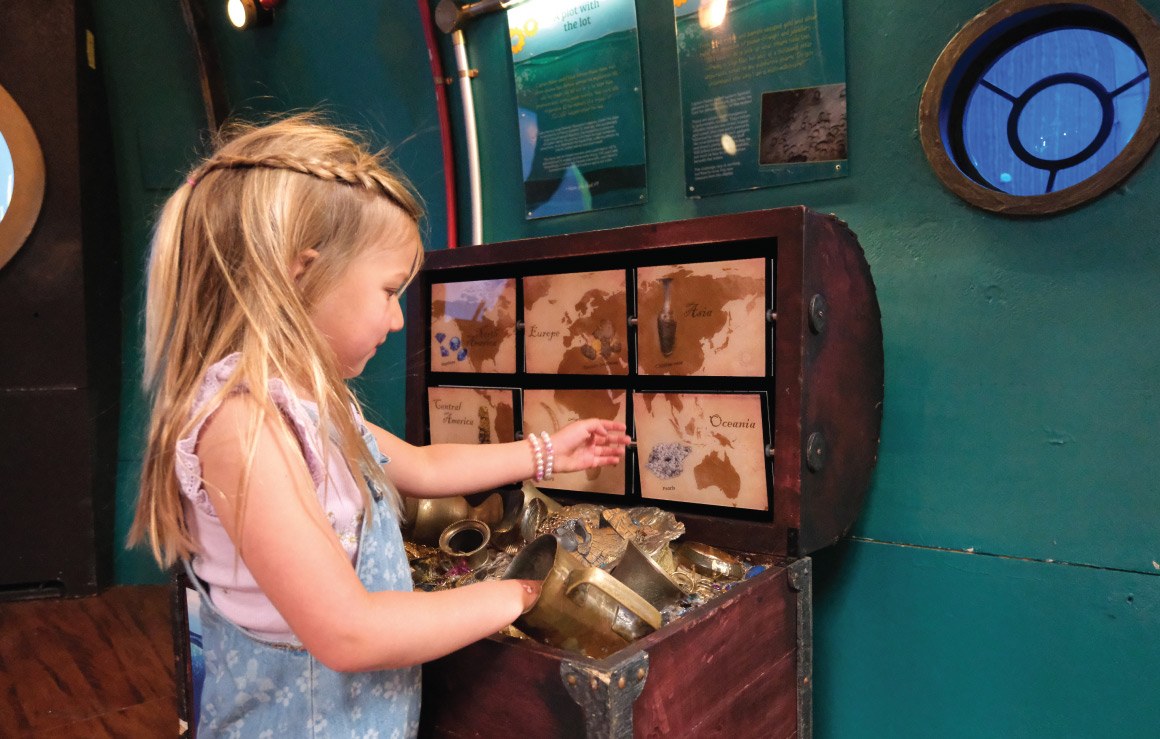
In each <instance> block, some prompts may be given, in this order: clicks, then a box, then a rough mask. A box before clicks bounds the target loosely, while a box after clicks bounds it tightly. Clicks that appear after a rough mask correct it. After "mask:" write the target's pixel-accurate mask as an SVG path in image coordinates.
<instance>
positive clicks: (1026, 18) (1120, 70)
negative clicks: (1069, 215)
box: [919, 0, 1160, 214]
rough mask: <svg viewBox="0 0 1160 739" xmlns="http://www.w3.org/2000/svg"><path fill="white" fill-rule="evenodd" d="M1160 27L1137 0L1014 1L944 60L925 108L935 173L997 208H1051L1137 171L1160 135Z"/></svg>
mask: <svg viewBox="0 0 1160 739" xmlns="http://www.w3.org/2000/svg"><path fill="white" fill-rule="evenodd" d="M1152 69H1160V27H1158V26H1157V24H1156V22H1155V21H1154V20H1153V19H1152V17H1151V16H1150V15H1148V13H1147V12H1146V11H1144V9H1143V8H1141V7H1140V6H1139V5H1137V4H1136V3H1135V2H1133V1H1132V0H1095V1H1093V2H1088V3H1085V4H1083V5H1074V4H1068V5H1063V4H1060V3H1058V2H1057V1H1055V2H1046V1H1045V0H1004V2H1000V3H999V4H997V5H995V6H992V7H991V8H989V9H988V10H986V11H984V12H983V13H982V14H980V15H979V16H977V17H976V18H975V19H974V20H972V21H971V22H970V23H968V24H967V25H966V26H965V27H964V28H963V29H962V30H961V31H960V32H959V33H958V34H957V35H956V36H955V38H954V39H953V40H952V41H951V43H950V44H948V45H947V48H946V49H945V50H944V51H943V53H942V55H941V56H940V57H939V59H938V61H937V62H936V64H935V66H934V69H933V71H932V72H931V75H930V78H929V79H928V80H927V84H926V88H925V89H924V90H923V95H922V102H921V103H920V108H919V130H920V134H921V138H922V143H923V148H924V149H925V151H926V155H927V158H928V159H929V160H930V162H931V166H932V167H933V168H934V170H935V173H936V174H937V175H938V176H939V178H940V179H941V180H942V181H943V183H944V184H945V185H946V186H947V187H948V188H950V189H951V190H952V191H953V192H955V193H956V194H957V195H959V196H960V197H962V198H963V199H964V200H966V201H968V202H970V203H972V204H974V205H977V206H979V207H982V208H986V209H988V210H994V211H999V212H1004V213H1012V214H1044V213H1052V212H1055V211H1059V210H1063V209H1065V208H1070V207H1073V206H1075V205H1078V204H1080V203H1083V202H1086V201H1088V200H1090V199H1092V198H1094V197H1096V196H1098V195H1099V194H1100V193H1102V192H1104V191H1105V190H1107V189H1108V188H1110V187H1112V186H1113V185H1115V184H1116V183H1117V182H1119V181H1120V180H1121V179H1123V178H1124V177H1125V176H1127V175H1128V174H1129V173H1130V172H1131V171H1132V170H1133V169H1134V168H1135V167H1136V166H1137V165H1138V164H1139V163H1140V162H1141V161H1142V160H1143V158H1144V156H1146V155H1147V153H1148V151H1149V150H1150V149H1151V148H1152V146H1153V144H1154V143H1155V141H1156V137H1157V133H1158V132H1160V105H1158V101H1157V98H1160V95H1156V96H1153V95H1151V94H1150V92H1151V90H1152V85H1151V82H1152V80H1151V75H1150V70H1152Z"/></svg>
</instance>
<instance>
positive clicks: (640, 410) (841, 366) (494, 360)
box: [407, 207, 883, 556]
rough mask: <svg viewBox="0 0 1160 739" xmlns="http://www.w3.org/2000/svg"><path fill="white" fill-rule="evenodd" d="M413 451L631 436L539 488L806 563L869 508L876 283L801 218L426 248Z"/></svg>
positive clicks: (415, 304) (781, 215)
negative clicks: (612, 459)
mask: <svg viewBox="0 0 1160 739" xmlns="http://www.w3.org/2000/svg"><path fill="white" fill-rule="evenodd" d="M407 318H408V321H407V323H408V330H407V347H408V356H409V357H410V358H411V361H412V362H413V363H414V364H412V366H411V368H410V371H409V372H408V376H407V438H408V440H409V441H411V442H412V443H415V444H423V443H432V442H435V443H437V442H443V441H454V442H471V443H489V442H498V441H510V440H512V439H514V438H520V437H522V434H523V433H532V432H535V431H540V430H547V431H548V432H549V433H551V432H552V431H554V430H555V429H557V428H560V427H561V426H563V425H564V424H566V423H567V422H568V421H569V420H572V419H574V418H581V417H589V416H596V417H604V418H615V419H617V420H621V421H623V422H624V423H625V424H626V425H627V426H628V429H629V435H630V436H632V437H633V439H634V440H635V442H636V443H635V445H634V448H632V449H630V450H629V452H628V454H626V458H625V462H624V463H623V464H622V465H621V466H619V467H616V468H604V469H602V470H599V471H587V472H578V473H570V474H569V475H557V476H556V479H555V480H553V481H545V482H544V483H542V486H541V487H542V489H543V491H544V492H545V493H548V494H549V495H552V496H553V497H562V498H566V499H567V500H569V501H573V502H578V501H584V502H594V503H599V504H601V505H607V506H618V507H632V506H640V505H656V506H659V507H661V508H664V509H666V510H671V511H673V512H674V513H676V514H677V516H678V518H680V520H681V521H683V522H684V524H685V527H686V538H688V539H691V540H697V541H703V542H705V543H707V544H712V545H715V546H720V547H726V548H730V549H738V550H743V551H750V552H762V553H768V554H775V555H788V556H800V555H803V554H808V553H809V552H812V551H815V550H817V549H819V548H821V547H824V546H827V545H828V544H831V543H833V542H834V541H836V540H837V539H838V538H840V537H841V536H842V534H844V533H845V532H846V531H848V529H849V528H850V526H851V525H852V524H853V522H854V520H855V519H856V518H857V515H858V512H859V511H860V509H861V506H862V502H863V499H864V496H865V493H866V489H867V487H868V485H869V479H870V473H871V471H872V469H873V466H874V463H875V461H876V458H877V449H878V434H879V427H880V424H881V417H882V394H883V364H882V329H881V321H880V314H879V309H878V302H877V297H876V295H875V290H874V283H873V280H872V278H871V275H870V270H869V266H868V265H867V263H866V260H865V257H864V255H863V252H862V249H861V247H860V246H859V245H858V242H857V239H856V237H855V235H854V234H853V233H852V232H851V231H850V230H849V229H848V228H847V227H846V225H845V223H844V222H842V221H840V220H838V219H837V218H835V217H833V216H823V215H821V214H818V213H814V212H811V211H809V210H807V209H805V208H802V207H794V208H780V209H776V210H766V211H759V212H753V213H742V214H735V215H726V216H714V217H710V218H699V219H695V220H688V221H677V222H672V223H662V224H650V225H644V226H632V227H628V228H619V229H611V230H606V231H597V232H591V233H581V234H568V235H562V236H548V237H542V238H535V239H527V240H521V241H513V242H507V243H498V244H489V245H485V246H476V247H466V248H460V249H454V250H442V251H436V252H432V253H430V254H429V255H428V256H427V260H426V263H425V264H424V267H423V269H422V271H421V272H420V275H419V277H418V279H417V280H416V283H415V285H414V286H413V287H412V294H410V295H409V296H408V300H407Z"/></svg>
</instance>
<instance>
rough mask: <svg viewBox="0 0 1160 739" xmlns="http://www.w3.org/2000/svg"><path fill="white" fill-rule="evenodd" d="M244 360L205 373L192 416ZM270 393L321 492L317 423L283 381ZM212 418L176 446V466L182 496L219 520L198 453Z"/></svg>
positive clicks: (233, 360)
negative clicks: (207, 424)
mask: <svg viewBox="0 0 1160 739" xmlns="http://www.w3.org/2000/svg"><path fill="white" fill-rule="evenodd" d="M241 356H242V355H241V354H240V353H234V354H231V355H229V356H228V357H226V358H225V359H223V360H221V361H220V362H218V363H216V364H214V365H213V366H211V367H210V368H209V369H208V370H207V371H206V374H205V379H204V380H202V383H201V387H200V388H198V391H197V395H196V396H194V400H193V410H192V415H196V414H198V413H199V412H200V411H201V410H202V408H203V407H204V406H205V404H206V403H208V402H209V401H210V399H211V398H213V397H214V395H216V394H217V393H218V391H220V390H221V389H222V387H224V386H225V384H226V383H227V382H228V381H229V379H230V376H231V375H232V374H233V373H234V369H236V368H237V366H238V361H239V360H240V359H241ZM234 392H249V386H248V385H247V383H245V382H242V383H241V384H240V385H239V386H238V388H237V389H236V390H235V391H234ZM267 392H268V393H269V394H270V399H271V400H272V401H273V402H274V405H275V406H277V408H278V410H279V411H281V412H282V413H283V414H284V415H285V416H286V418H288V419H290V422H291V423H292V424H294V431H295V433H296V435H297V437H298V441H299V443H300V444H301V445H302V451H303V454H304V456H305V458H306V467H307V469H308V470H309V471H310V479H311V480H312V481H313V482H314V487H315V489H322V483H323V480H324V479H325V475H326V472H325V469H326V468H325V467H324V466H323V464H322V456H321V454H319V452H318V449H317V446H316V443H315V433H316V428H317V427H316V425H315V423H314V422H313V421H312V420H311V418H310V415H309V413H308V412H307V410H306V409H305V408H303V406H302V401H299V400H298V398H297V397H295V396H294V394H293V393H291V392H290V389H289V388H288V387H287V386H286V383H285V382H283V381H282V380H280V379H273V380H270V382H269V384H268V385H267ZM209 415H212V414H209ZM209 415H207V416H206V417H205V418H203V419H202V420H201V421H200V422H199V423H198V424H197V425H196V426H194V427H193V428H192V429H191V430H190V432H189V435H188V436H186V437H185V438H183V439H181V440H180V441H178V442H177V459H176V460H175V463H174V466H175V467H176V469H177V480H178V483H179V484H180V486H181V492H182V494H183V495H185V497H187V498H189V500H190V502H192V503H193V505H194V506H196V507H197V509H198V510H199V511H201V512H202V513H205V514H206V515H208V516H211V517H213V518H217V517H218V516H217V512H216V511H215V510H214V507H213V503H212V502H211V501H210V499H209V493H207V492H206V490H205V488H204V487H202V484H201V461H200V460H199V459H198V458H197V451H196V450H197V442H198V439H199V438H200V436H201V429H202V427H203V426H204V425H205V422H206V421H208V420H209Z"/></svg>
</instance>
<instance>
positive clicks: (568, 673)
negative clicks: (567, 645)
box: [560, 652, 648, 739]
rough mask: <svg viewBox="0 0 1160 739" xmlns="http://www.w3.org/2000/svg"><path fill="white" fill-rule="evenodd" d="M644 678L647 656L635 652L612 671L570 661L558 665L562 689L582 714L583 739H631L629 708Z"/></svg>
mask: <svg viewBox="0 0 1160 739" xmlns="http://www.w3.org/2000/svg"><path fill="white" fill-rule="evenodd" d="M647 677H648V653H647V652H638V653H637V654H636V655H634V656H633V657H631V658H629V659H628V660H626V661H625V662H623V663H621V664H619V665H617V666H616V667H615V668H613V669H612V670H601V669H599V668H598V667H595V666H592V663H591V662H588V663H585V662H580V661H577V660H570V659H566V660H564V661H563V662H561V663H560V679H561V680H563V681H564V689H565V690H567V691H568V695H570V696H572V700H574V701H576V702H577V703H578V704H579V705H580V709H581V711H583V713H584V728H585V735H586V737H587V739H632V705H633V703H634V702H635V701H636V699H637V698H638V697H639V696H640V693H641V691H642V690H644V681H645V679H646V678H647Z"/></svg>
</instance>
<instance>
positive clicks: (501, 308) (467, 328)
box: [431, 279, 516, 373]
mask: <svg viewBox="0 0 1160 739" xmlns="http://www.w3.org/2000/svg"><path fill="white" fill-rule="evenodd" d="M431 371H432V372H499V373H512V372H515V371H516V281H515V280H514V279H506V280H475V281H472V282H444V283H435V284H433V285H431Z"/></svg>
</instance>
